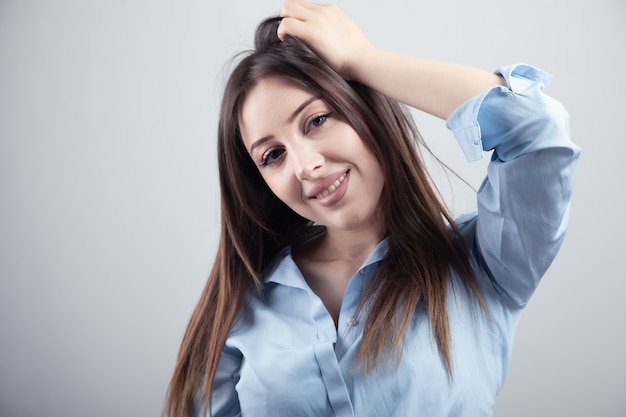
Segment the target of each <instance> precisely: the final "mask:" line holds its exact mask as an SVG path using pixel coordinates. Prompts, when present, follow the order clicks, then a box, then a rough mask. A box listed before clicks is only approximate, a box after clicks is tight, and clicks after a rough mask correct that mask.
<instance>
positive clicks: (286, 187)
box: [262, 173, 299, 207]
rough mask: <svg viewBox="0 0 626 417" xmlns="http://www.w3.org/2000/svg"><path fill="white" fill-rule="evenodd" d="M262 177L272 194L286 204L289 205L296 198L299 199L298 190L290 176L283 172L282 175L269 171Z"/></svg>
mask: <svg viewBox="0 0 626 417" xmlns="http://www.w3.org/2000/svg"><path fill="white" fill-rule="evenodd" d="M262 176H263V175H262ZM263 179H264V180H265V183H266V184H267V186H268V187H269V188H270V190H272V192H273V193H274V195H276V197H278V199H279V200H281V201H282V202H283V203H285V204H287V205H288V206H290V207H291V206H292V205H293V203H294V202H295V201H296V199H299V194H298V190H297V188H296V186H295V183H294V181H292V179H291V178H290V176H288V175H285V174H284V173H283V174H282V175H279V173H271V174H266V175H264V176H263Z"/></svg>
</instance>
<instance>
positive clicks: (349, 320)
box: [346, 317, 356, 326]
mask: <svg viewBox="0 0 626 417" xmlns="http://www.w3.org/2000/svg"><path fill="white" fill-rule="evenodd" d="M346 324H347V325H348V326H354V325H355V324H356V319H355V318H354V317H350V318H349V319H348V321H346Z"/></svg>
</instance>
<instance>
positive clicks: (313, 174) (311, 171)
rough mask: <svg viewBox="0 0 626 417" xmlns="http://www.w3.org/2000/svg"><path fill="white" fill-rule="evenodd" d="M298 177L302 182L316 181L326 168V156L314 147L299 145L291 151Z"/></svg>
mask: <svg viewBox="0 0 626 417" xmlns="http://www.w3.org/2000/svg"><path fill="white" fill-rule="evenodd" d="M291 155H292V158H293V161H294V166H295V168H294V171H295V174H296V177H297V178H298V179H299V180H300V181H302V180H310V179H316V178H317V176H318V172H321V170H320V168H321V167H322V166H324V156H323V155H322V154H321V153H320V152H319V151H318V150H317V149H315V147H314V146H310V145H306V144H299V145H298V146H297V147H294V148H293V149H291Z"/></svg>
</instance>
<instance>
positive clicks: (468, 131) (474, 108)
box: [446, 64, 552, 162]
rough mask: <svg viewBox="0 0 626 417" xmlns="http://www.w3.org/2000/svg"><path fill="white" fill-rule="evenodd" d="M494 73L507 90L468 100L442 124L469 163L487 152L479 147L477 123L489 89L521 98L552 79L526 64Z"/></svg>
mask: <svg viewBox="0 0 626 417" xmlns="http://www.w3.org/2000/svg"><path fill="white" fill-rule="evenodd" d="M495 72H496V74H500V75H502V77H503V78H504V80H505V82H506V85H507V87H502V86H495V87H492V88H490V89H489V90H487V91H485V92H484V93H482V94H480V95H478V96H475V97H473V98H471V99H469V100H468V101H466V102H465V103H464V104H462V105H461V106H460V107H459V108H458V109H456V110H455V111H454V112H453V113H452V114H451V115H450V117H449V118H448V120H447V121H446V127H447V128H448V129H450V130H451V131H452V133H453V134H454V137H455V138H456V140H457V142H458V143H459V146H460V147H461V150H462V151H463V153H464V154H465V158H466V159H467V160H468V161H470V162H471V161H477V160H479V159H481V158H482V156H483V151H486V150H489V149H486V148H484V146H483V141H482V136H481V131H480V124H479V123H478V112H479V110H480V108H481V106H482V103H483V101H484V100H485V99H486V98H487V96H488V95H489V93H490V92H491V91H493V90H509V91H512V92H514V93H516V94H520V95H525V93H526V92H527V91H529V90H531V89H532V87H533V86H534V85H536V84H537V83H539V84H540V86H541V90H543V89H545V88H546V87H547V86H548V84H549V83H550V80H551V79H552V75H550V74H548V73H546V72H544V71H542V70H540V69H537V68H535V67H533V66H530V65H526V64H515V65H509V66H506V67H500V68H498V69H497V70H496V71H495Z"/></svg>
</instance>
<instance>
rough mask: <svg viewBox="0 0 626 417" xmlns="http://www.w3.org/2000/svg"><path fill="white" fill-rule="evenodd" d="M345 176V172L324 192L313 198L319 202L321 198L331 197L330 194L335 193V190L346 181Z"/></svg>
mask: <svg viewBox="0 0 626 417" xmlns="http://www.w3.org/2000/svg"><path fill="white" fill-rule="evenodd" d="M346 175H347V172H346V173H344V174H343V175H342V176H341V177H339V178H338V179H337V181H335V182H333V183H332V184H331V185H330V186H329V187H328V188H327V189H325V190H324V191H322V192H321V193H319V194H316V195H315V198H317V199H318V200H321V199H323V198H326V197H328V196H329V195H331V194H332V193H334V192H335V190H336V189H337V188H338V187H339V186H340V185H341V183H342V182H343V181H344V180H345V179H346Z"/></svg>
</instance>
